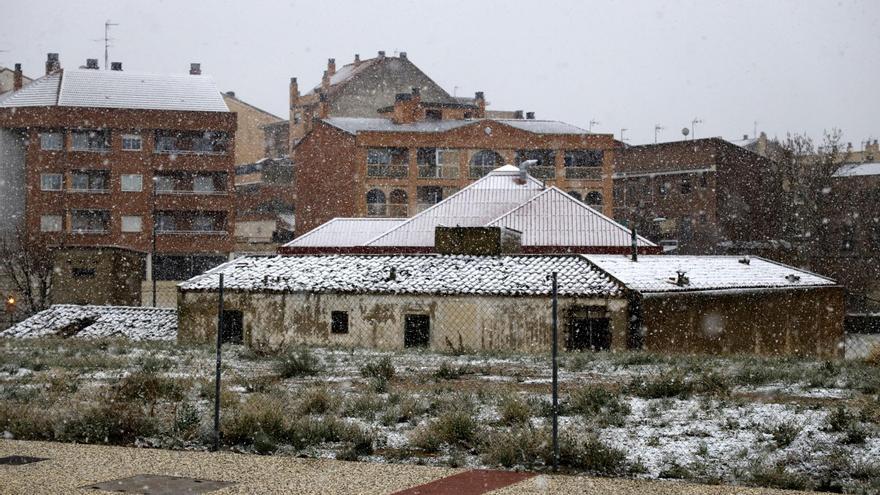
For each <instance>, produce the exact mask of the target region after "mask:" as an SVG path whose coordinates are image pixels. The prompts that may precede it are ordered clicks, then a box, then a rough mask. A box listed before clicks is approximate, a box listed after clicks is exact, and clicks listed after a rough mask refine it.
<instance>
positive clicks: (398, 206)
mask: <svg viewBox="0 0 880 495" xmlns="http://www.w3.org/2000/svg"><path fill="white" fill-rule="evenodd" d="M408 202H409V197H408V196H407V194H406V191H404V190H403V189H395V190H393V191H391V194H389V195H388V216H391V217H405V216H406V210H407V204H408Z"/></svg>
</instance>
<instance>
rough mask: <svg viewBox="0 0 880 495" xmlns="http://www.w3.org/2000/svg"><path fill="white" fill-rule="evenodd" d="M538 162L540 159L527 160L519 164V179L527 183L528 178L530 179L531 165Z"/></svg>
mask: <svg viewBox="0 0 880 495" xmlns="http://www.w3.org/2000/svg"><path fill="white" fill-rule="evenodd" d="M537 164H538V160H526V161H524V162H522V163H520V164H519V180H521V181H522V183H523V184H525V182H526V180H527V179H528V176H529V167H531V166H532V165H537Z"/></svg>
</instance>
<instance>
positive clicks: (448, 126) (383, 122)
mask: <svg viewBox="0 0 880 495" xmlns="http://www.w3.org/2000/svg"><path fill="white" fill-rule="evenodd" d="M323 121H324V122H326V123H327V124H330V125H332V126H333V127H336V128H338V129H341V130H343V131H345V132H347V133H349V134H358V133H360V132H424V133H431V132H446V131H450V130H452V129H458V128H459V127H464V126H468V125H472V124H479V123H481V122H486V123H489V124H491V123H492V122H497V123H499V124H504V125H508V126H510V127H514V128H517V129H520V130H523V131H526V132H531V133H534V134H588V132H587V131H585V130H584V129H581V128H580V127H576V126H573V125H571V124H566V123H565V122H559V121H556V120H531V119H463V120H426V121H420V122H414V123H411V124H395V123H394V122H393V121H392V120H391V119H382V118H370V117H330V118H326V119H324V120H323Z"/></svg>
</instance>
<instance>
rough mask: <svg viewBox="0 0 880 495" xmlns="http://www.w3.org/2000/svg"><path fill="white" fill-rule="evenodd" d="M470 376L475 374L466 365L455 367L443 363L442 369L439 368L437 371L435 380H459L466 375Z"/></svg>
mask: <svg viewBox="0 0 880 495" xmlns="http://www.w3.org/2000/svg"><path fill="white" fill-rule="evenodd" d="M470 374H473V371H471V370H470V368H468V367H467V366H465V365H462V366H453V365H451V364H449V363H447V362H446V361H443V363H442V364H441V365H440V367H439V368H437V371H435V372H434V378H437V379H438V380H457V379H459V378H461V377H462V376H464V375H470Z"/></svg>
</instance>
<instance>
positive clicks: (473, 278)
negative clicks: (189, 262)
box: [179, 254, 620, 297]
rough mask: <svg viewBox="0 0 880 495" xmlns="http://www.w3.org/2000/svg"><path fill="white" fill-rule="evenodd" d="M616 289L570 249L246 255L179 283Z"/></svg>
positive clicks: (384, 290) (383, 290)
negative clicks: (555, 283)
mask: <svg viewBox="0 0 880 495" xmlns="http://www.w3.org/2000/svg"><path fill="white" fill-rule="evenodd" d="M554 271H555V272H557V274H558V280H559V293H560V295H564V296H600V297H605V296H613V295H617V294H619V293H620V287H619V286H618V285H617V284H616V283H615V282H614V281H612V280H611V278H610V277H608V276H607V275H606V274H604V273H602V272H601V271H600V270H598V269H596V268H595V267H593V266H592V265H590V264H589V263H587V261H586V260H585V259H584V258H581V257H579V256H573V255H566V256H546V255H545V256H529V255H511V256H458V255H434V254H425V255H385V256H369V255H328V256H274V257H258V256H251V257H243V258H238V259H236V260H234V261H230V262H227V263H224V264H222V265H220V266H218V267H216V268H214V269H211V270H209V271H207V272H205V273H204V274H202V275H199V276H197V277H193V278H191V279H189V280H187V281H186V282H183V283H181V284H179V287H180V289H181V290H182V291H198V290H217V288H218V285H219V278H220V277H219V274H220V273H223V277H224V280H223V285H224V289H229V290H244V291H257V292H260V291H267V292H316V293H326V292H332V293H376V294H437V295H455V294H469V295H499V296H500V295H510V296H522V295H547V294H550V291H551V287H550V280H549V278H548V276H549V275H550V273H551V272H554Z"/></svg>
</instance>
